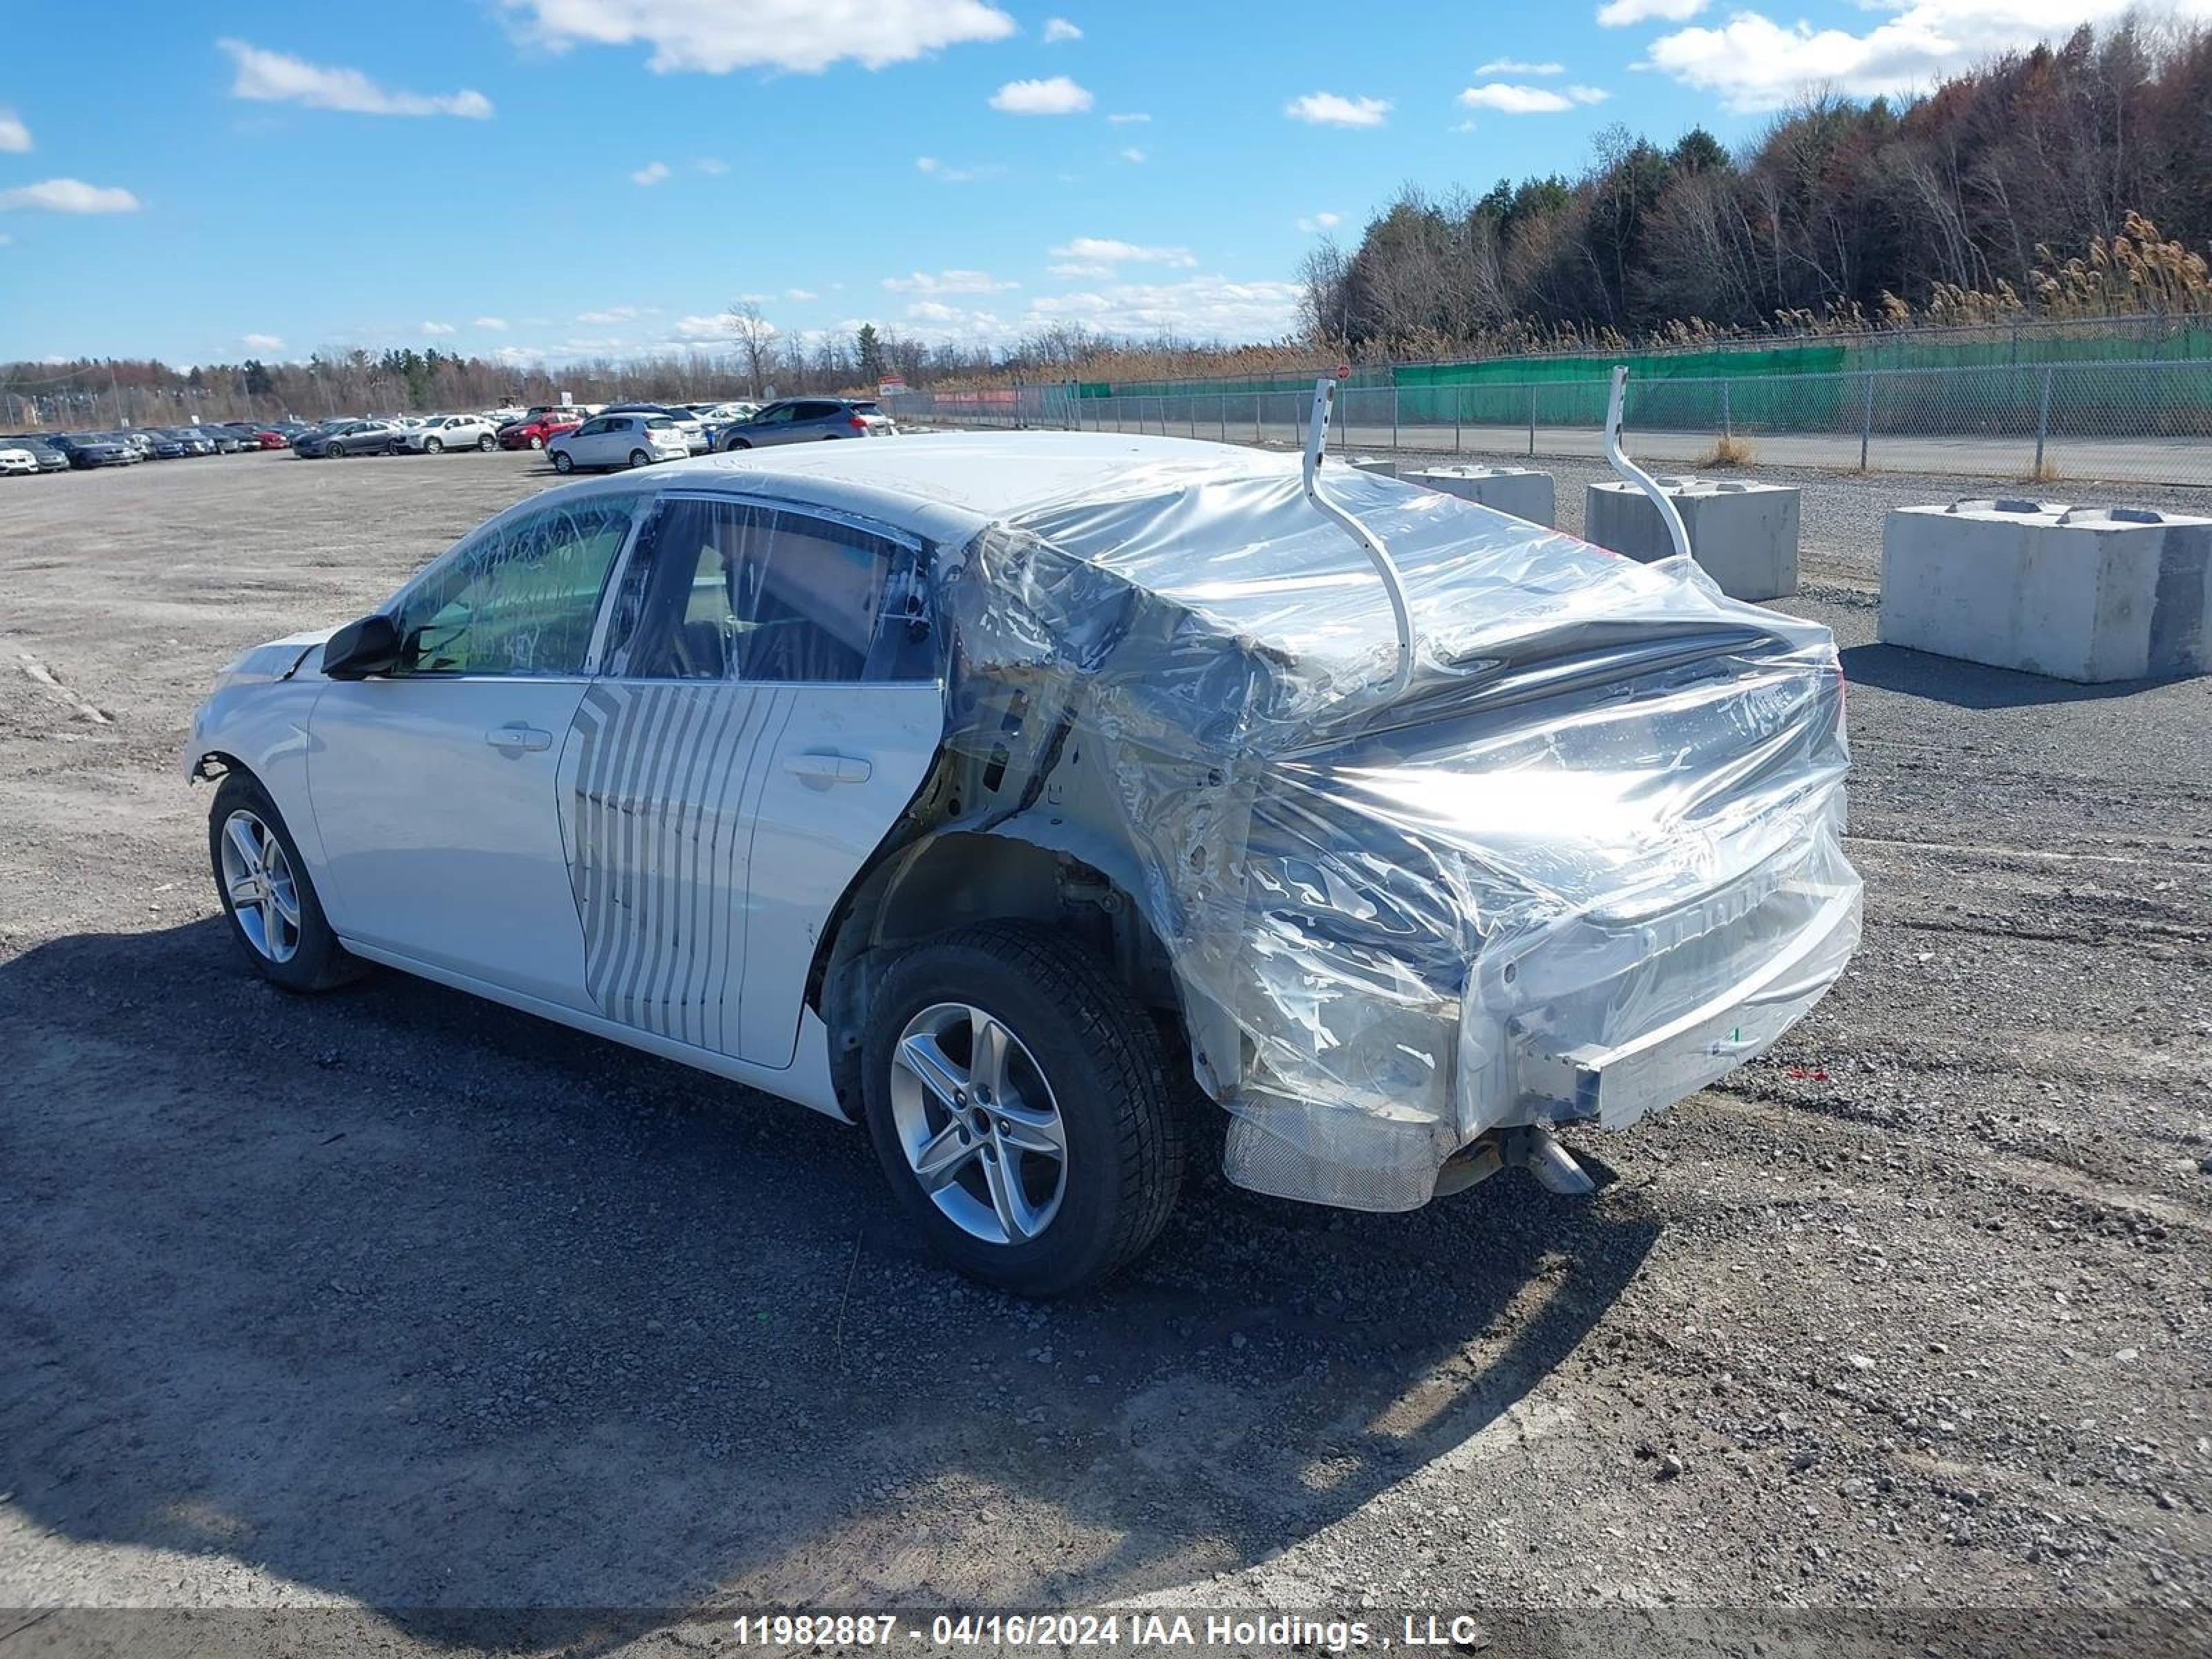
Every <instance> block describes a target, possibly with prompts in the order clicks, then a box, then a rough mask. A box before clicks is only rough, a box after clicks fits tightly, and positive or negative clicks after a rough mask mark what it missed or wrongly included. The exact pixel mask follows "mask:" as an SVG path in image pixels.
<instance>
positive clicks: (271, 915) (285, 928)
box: [222, 811, 300, 962]
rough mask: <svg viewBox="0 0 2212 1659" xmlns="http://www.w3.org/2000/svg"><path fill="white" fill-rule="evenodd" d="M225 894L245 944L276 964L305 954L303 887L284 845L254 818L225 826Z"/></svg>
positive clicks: (233, 818) (234, 817)
mask: <svg viewBox="0 0 2212 1659" xmlns="http://www.w3.org/2000/svg"><path fill="white" fill-rule="evenodd" d="M222 890H223V891H224V892H225V893H226V894H228V896H229V898H230V903H231V910H232V913H233V914H234V915H235V916H236V917H237V918H238V928H239V931H240V933H244V934H245V935H246V943H247V944H249V945H252V947H253V948H254V949H255V950H256V951H259V952H260V953H261V954H262V955H263V956H264V957H267V958H268V959H269V960H270V961H271V962H289V961H290V960H291V959H292V957H293V955H294V953H295V952H296V951H298V950H299V948H300V888H299V884H298V882H297V881H295V879H294V878H293V875H292V861H291V860H290V859H289V858H287V857H286V856H285V854H284V843H283V842H280V841H278V840H277V839H276V836H274V835H273V834H271V833H270V829H269V826H268V825H267V824H265V823H263V822H262V821H261V820H260V819H259V818H258V817H255V816H254V815H253V814H252V813H251V812H248V811H236V812H233V813H232V814H231V815H230V816H229V817H228V818H226V819H225V820H224V821H223V826H222Z"/></svg>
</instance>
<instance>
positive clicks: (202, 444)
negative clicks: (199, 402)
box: [146, 426, 216, 455]
mask: <svg viewBox="0 0 2212 1659" xmlns="http://www.w3.org/2000/svg"><path fill="white" fill-rule="evenodd" d="M146 435H147V436H148V437H149V438H153V439H155V441H160V440H161V439H162V438H170V439H173V440H174V441H176V442H178V443H179V444H182V445H183V446H184V448H185V454H186V455H212V454H214V453H216V441H215V440H214V439H213V438H211V437H210V436H209V435H207V434H206V433H204V432H203V431H201V430H200V429H199V428H197V427H196V426H164V427H149V428H147V433H146Z"/></svg>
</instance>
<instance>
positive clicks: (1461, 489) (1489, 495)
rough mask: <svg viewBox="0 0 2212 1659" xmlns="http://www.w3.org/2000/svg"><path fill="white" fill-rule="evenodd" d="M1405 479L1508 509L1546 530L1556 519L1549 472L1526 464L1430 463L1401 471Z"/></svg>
mask: <svg viewBox="0 0 2212 1659" xmlns="http://www.w3.org/2000/svg"><path fill="white" fill-rule="evenodd" d="M1403 476H1404V477H1405V479H1406V482H1407V483H1417V484H1419V485H1420V486H1421V487H1422V488H1423V489H1433V490H1437V491H1438V492H1439V493H1441V494H1443V495H1456V496H1458V497H1459V498H1460V500H1462V501H1473V502H1474V503H1475V504H1476V505H1477V506H1480V507H1493V508H1495V509H1496V510H1497V511H1498V512H1500V513H1511V514H1512V515H1513V516H1514V517H1515V518H1516V519H1526V520H1528V522H1529V523H1530V524H1540V525H1541V526H1544V528H1545V529H1547V530H1550V529H1552V528H1553V527H1554V526H1556V525H1558V523H1559V498H1558V495H1557V493H1556V491H1555V489H1554V488H1553V483H1552V475H1551V474H1550V473H1548V472H1539V471H1536V470H1535V469H1534V467H1527V466H1432V467H1430V468H1427V469H1426V470H1425V471H1419V472H1408V473H1406V474H1404V475H1403Z"/></svg>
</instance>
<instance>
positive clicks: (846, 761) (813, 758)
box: [783, 752, 875, 788]
mask: <svg viewBox="0 0 2212 1659" xmlns="http://www.w3.org/2000/svg"><path fill="white" fill-rule="evenodd" d="M783 769H784V770H785V771H787V772H788V773H790V774H791V775H792V776H793V777H794V778H804V779H805V780H806V781H807V782H809V783H811V784H818V785H820V786H821V787H824V788H827V787H829V785H831V784H833V783H866V781H868V780H869V778H870V777H871V776H872V775H874V772H875V769H874V768H873V767H872V766H870V765H869V764H868V763H867V762H866V761H864V760H862V759H860V757H858V756H856V755H825V754H822V753H819V752H809V753H806V754H800V755H786V756H785V757H783Z"/></svg>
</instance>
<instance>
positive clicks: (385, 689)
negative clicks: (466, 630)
mask: <svg viewBox="0 0 2212 1659" xmlns="http://www.w3.org/2000/svg"><path fill="white" fill-rule="evenodd" d="M586 684H588V682H587V681H586V679H584V678H582V677H577V678H573V679H552V678H547V679H536V678H472V677H468V676H446V675H427V676H424V677H422V678H390V679H385V678H368V679H362V680H331V681H326V682H325V684H324V690H323V695H322V696H321V697H320V699H319V700H318V702H316V704H315V706H314V710H313V714H312V715H311V716H310V726H309V729H310V732H311V733H312V735H313V756H312V758H311V760H310V761H309V763H308V768H307V784H308V794H309V798H310V799H312V801H313V805H314V814H315V822H316V824H317V827H318V829H319V832H320V839H321V842H322V846H323V852H322V856H321V858H320V860H317V861H314V862H313V864H312V869H313V876H314V879H315V884H316V889H317V890H318V891H319V893H320V894H321V895H322V898H323V907H324V910H325V914H326V915H328V916H329V917H330V921H331V927H332V928H333V929H334V930H335V931H336V932H337V933H338V935H339V936H340V937H341V938H343V939H357V940H359V941H360V942H362V944H364V945H375V946H378V947H379V948H381V949H383V950H386V951H401V952H404V953H405V954H406V955H408V956H410V957H416V958H417V959H418V960H421V961H422V962H426V963H433V964H435V965H436V966H439V967H441V968H445V969H449V970H451V971H453V972H456V973H462V974H467V975H471V976H472V977H476V978H481V979H485V980H489V981H492V982H494V983H496V984H501V985H505V986H507V987H508V988H510V989H512V990H514V991H518V992H520V993H522V994H525V995H528V996H532V997H535V998H539V999H542V1000H546V1001H550V1002H554V1003H559V1004H562V1005H565V1006H570V1007H574V1008H584V1007H587V1006H589V1004H588V1003H587V1001H586V998H585V994H584V945H583V932H582V929H581V927H580V926H579V925H578V922H577V919H576V907H575V903H574V899H573V898H572V896H571V895H570V892H569V887H568V856H567V852H566V849H565V848H563V846H562V839H561V822H560V815H559V813H558V811H556V803H555V798H554V780H555V775H556V771H557V769H558V768H559V764H560V758H561V746H562V743H563V742H564V741H565V739H566V738H567V735H568V728H569V725H570V723H571V721H572V720H574V715H575V712H576V707H577V705H578V704H579V703H580V702H582V700H583V696H584V691H585V688H586ZM510 732H511V733H513V736H514V738H515V739H516V741H515V742H514V743H512V744H501V745H499V746H495V744H494V742H493V741H492V739H493V738H495V737H496V736H501V735H502V734H506V733H510ZM525 744H535V745H540V746H536V747H526V746H524V745H525ZM288 821H289V815H288ZM303 850H304V849H303Z"/></svg>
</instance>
